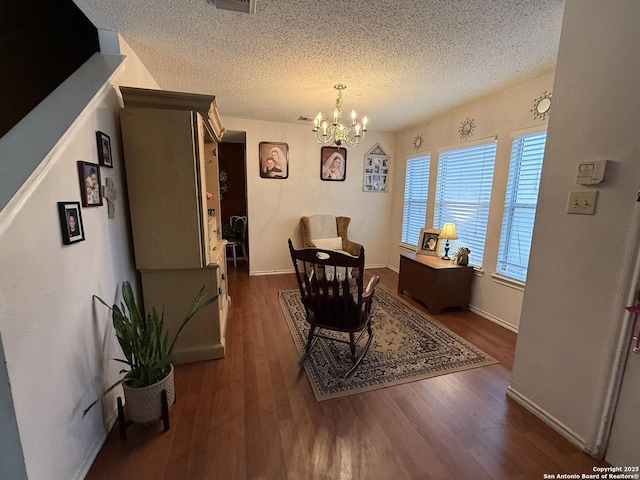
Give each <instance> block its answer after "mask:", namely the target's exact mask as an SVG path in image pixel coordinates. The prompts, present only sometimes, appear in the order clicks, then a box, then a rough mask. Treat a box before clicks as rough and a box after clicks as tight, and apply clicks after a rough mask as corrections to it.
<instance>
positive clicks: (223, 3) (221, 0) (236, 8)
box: [208, 0, 256, 13]
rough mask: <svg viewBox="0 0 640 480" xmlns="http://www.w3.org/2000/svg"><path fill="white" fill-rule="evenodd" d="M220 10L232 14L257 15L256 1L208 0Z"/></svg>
mask: <svg viewBox="0 0 640 480" xmlns="http://www.w3.org/2000/svg"><path fill="white" fill-rule="evenodd" d="M208 1H209V3H213V4H214V5H215V6H216V8H219V9H220V10H230V11H232V12H241V13H256V0H208Z"/></svg>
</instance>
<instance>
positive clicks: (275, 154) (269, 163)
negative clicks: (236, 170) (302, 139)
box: [259, 142, 289, 179]
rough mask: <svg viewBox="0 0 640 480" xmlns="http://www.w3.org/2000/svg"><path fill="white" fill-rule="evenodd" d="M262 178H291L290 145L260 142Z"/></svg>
mask: <svg viewBox="0 0 640 480" xmlns="http://www.w3.org/2000/svg"><path fill="white" fill-rule="evenodd" d="M259 148H260V176H261V177H262V178H279V179H284V178H287V177H288V176H289V145H287V144H286V143H278V142H260V146H259Z"/></svg>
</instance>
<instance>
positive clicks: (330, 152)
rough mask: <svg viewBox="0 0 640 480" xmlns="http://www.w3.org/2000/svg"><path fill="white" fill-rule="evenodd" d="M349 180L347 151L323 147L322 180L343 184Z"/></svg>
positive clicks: (321, 158) (321, 151)
mask: <svg viewBox="0 0 640 480" xmlns="http://www.w3.org/2000/svg"><path fill="white" fill-rule="evenodd" d="M345 178H347V149H346V148H340V147H322V148H321V149H320V179H321V180H326V181H339V182H342V181H344V180H345Z"/></svg>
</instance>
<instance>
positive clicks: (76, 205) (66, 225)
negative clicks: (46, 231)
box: [58, 202, 84, 245]
mask: <svg viewBox="0 0 640 480" xmlns="http://www.w3.org/2000/svg"><path fill="white" fill-rule="evenodd" d="M58 215H59V216H60V231H61V232H62V243H64V244H65V245H71V244H72V243H76V242H81V241H83V240H84V227H83V226H82V215H81V213H80V202H58Z"/></svg>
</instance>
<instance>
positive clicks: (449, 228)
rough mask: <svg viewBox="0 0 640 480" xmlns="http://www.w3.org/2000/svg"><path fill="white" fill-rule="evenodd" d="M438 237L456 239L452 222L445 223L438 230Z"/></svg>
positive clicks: (456, 235)
mask: <svg viewBox="0 0 640 480" xmlns="http://www.w3.org/2000/svg"><path fill="white" fill-rule="evenodd" d="M440 238H442V239H444V240H457V238H458V234H457V233H456V226H455V225H454V224H453V223H445V224H444V225H442V230H440Z"/></svg>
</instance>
